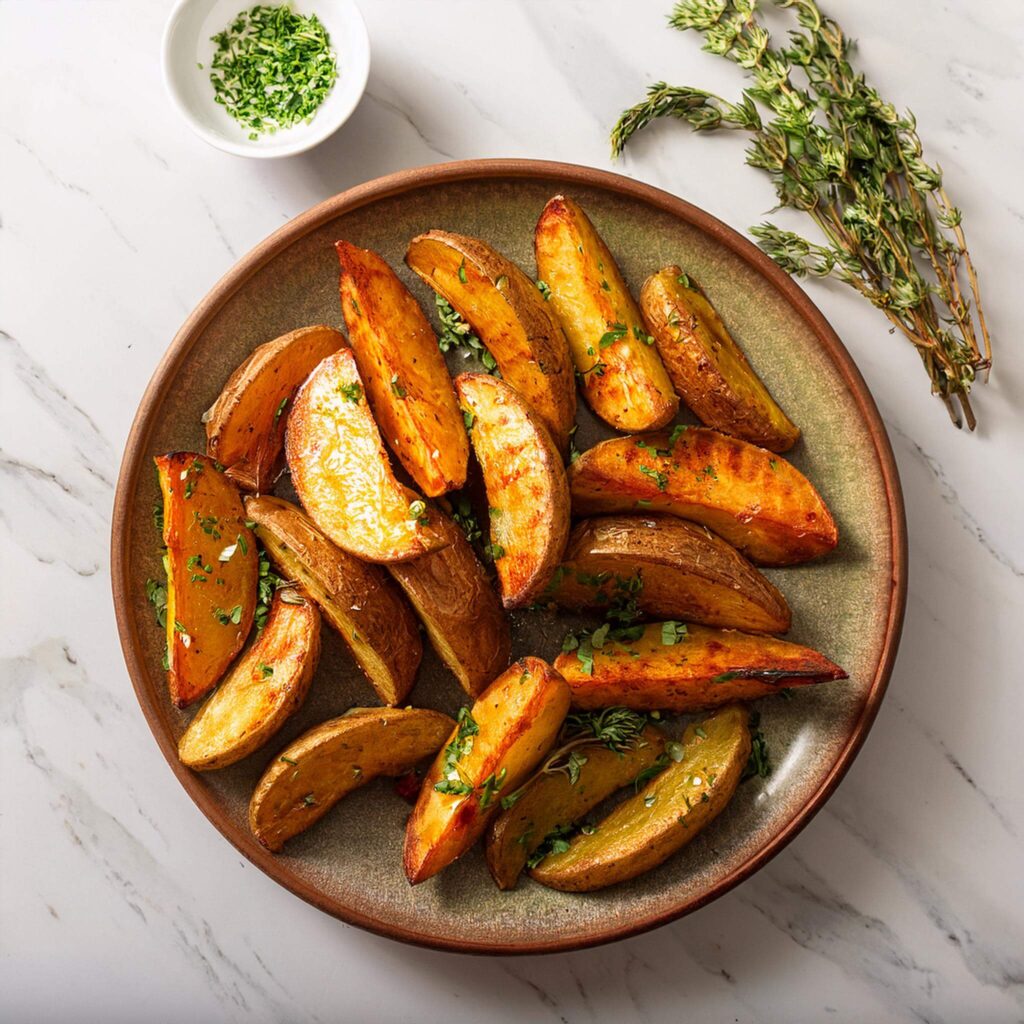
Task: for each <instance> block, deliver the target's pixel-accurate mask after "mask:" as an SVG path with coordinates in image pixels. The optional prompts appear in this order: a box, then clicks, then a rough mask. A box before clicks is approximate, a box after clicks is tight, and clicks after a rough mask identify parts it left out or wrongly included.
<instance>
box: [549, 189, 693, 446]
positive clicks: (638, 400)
mask: <svg viewBox="0 0 1024 1024" xmlns="http://www.w3.org/2000/svg"><path fill="white" fill-rule="evenodd" d="M534 249H535V251H536V256H537V273H538V274H539V275H540V277H541V278H542V279H543V280H544V281H546V282H547V285H548V287H549V288H550V289H551V305H552V306H553V307H554V311H555V315H556V316H557V317H558V319H559V321H560V323H561V325H562V328H563V330H564V331H565V335H566V337H567V338H568V339H569V349H570V351H571V352H572V357H573V361H574V362H575V364H576V370H577V372H578V373H579V374H580V375H581V377H582V387H583V395H584V397H585V398H586V400H587V402H588V404H589V405H590V408H591V409H593V410H594V412H595V413H596V414H597V415H598V416H600V417H601V419H603V420H604V421H605V422H606V423H608V424H610V425H611V426H613V427H615V429H616V430H627V431H634V430H654V429H657V428H658V427H662V426H664V425H665V424H666V423H668V422H670V421H671V420H672V418H673V417H674V416H675V415H676V413H677V412H678V411H679V399H678V398H677V397H676V393H675V391H674V389H673V387H672V381H671V380H670V379H669V376H668V373H667V372H666V370H665V367H664V366H663V365H662V362H661V357H660V356H659V355H658V350H657V349H656V348H655V347H654V345H653V339H652V341H651V343H650V344H649V343H648V334H647V329H646V328H645V327H644V322H643V317H642V316H641V315H640V310H639V309H638V308H637V304H636V302H635V301H634V299H633V296H632V295H631V294H630V292H629V288H628V287H627V285H626V282H625V281H624V280H623V277H622V274H621V272H620V271H619V268H618V266H617V265H616V263H615V259H614V257H613V256H612V254H611V252H610V251H609V249H608V246H607V245H605V243H604V240H603V239H602V238H601V236H600V235H599V234H598V233H597V231H596V229H595V228H594V225H593V224H592V223H591V222H590V219H589V218H588V217H587V215H586V214H585V213H584V212H583V210H582V208H581V207H580V206H579V205H578V204H577V203H575V202H574V201H573V200H572V199H568V198H566V197H565V196H554V197H553V198H552V199H550V200H549V201H548V203H547V205H546V206H545V207H544V210H543V212H542V213H541V215H540V219H539V220H538V222H537V228H536V231H535V232H534ZM602 339H604V340H605V344H604V345H603V346H602Z"/></svg>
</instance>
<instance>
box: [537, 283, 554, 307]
mask: <svg viewBox="0 0 1024 1024" xmlns="http://www.w3.org/2000/svg"><path fill="white" fill-rule="evenodd" d="M537 290H538V291H539V292H540V293H541V295H543V296H544V301H545V302H547V301H549V300H550V298H551V289H550V288H549V287H548V286H547V283H546V282H544V281H538V282H537Z"/></svg>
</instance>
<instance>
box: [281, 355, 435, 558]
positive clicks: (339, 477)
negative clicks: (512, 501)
mask: <svg viewBox="0 0 1024 1024" xmlns="http://www.w3.org/2000/svg"><path fill="white" fill-rule="evenodd" d="M285 452H286V454H287V457H288V468H289V469H290V470H291V474H292V483H293V484H294V485H295V490H296V493H297V494H298V495H299V500H300V501H301V502H302V504H303V505H304V506H305V508H306V511H307V512H309V514H310V516H311V517H312V519H313V521H314V522H315V523H316V524H317V525H318V526H319V527H320V529H321V530H323V532H324V533H326V534H327V536H328V537H329V538H330V539H331V540H333V541H334V543H335V544H337V545H338V547H340V548H343V549H344V550H345V551H348V552H349V553H350V554H353V555H355V556H356V557H357V558H362V559H363V560H364V561H367V562H401V561H404V560H405V559H407V558H416V557H418V556H419V555H423V554H426V553H427V552H428V551H435V550H437V549H438V548H440V547H443V546H444V543H445V542H444V538H443V537H442V536H441V535H440V534H439V533H438V532H437V531H436V530H435V529H434V528H433V527H432V526H431V525H430V517H429V514H427V513H419V514H417V510H418V508H419V504H422V503H419V504H417V502H418V501H419V499H418V498H417V495H416V494H415V492H413V491H411V490H409V488H408V487H403V486H402V484H400V483H399V482H398V481H397V480H396V479H395V474H394V473H393V472H392V469H391V463H390V462H389V461H388V456H387V453H386V452H385V451H384V446H383V444H382V443H381V439H380V432H379V431H378V430H377V424H376V423H375V422H374V419H373V415H372V413H371V412H370V407H369V405H368V404H367V401H366V396H365V395H364V394H363V382H362V379H361V378H360V376H359V371H358V369H357V368H356V359H355V355H354V354H353V353H352V350H351V349H348V348H343V349H341V350H339V351H338V352H335V354H334V355H333V356H328V358H327V359H325V360H324V361H323V362H322V363H320V365H319V366H318V367H317V368H316V369H315V370H314V371H313V372H312V374H310V376H309V378H308V379H307V381H306V383H305V384H303V386H302V387H301V388H300V389H299V393H298V395H297V396H296V398H295V402H294V405H293V407H292V412H291V415H290V416H289V417H288V429H287V432H286V434H285Z"/></svg>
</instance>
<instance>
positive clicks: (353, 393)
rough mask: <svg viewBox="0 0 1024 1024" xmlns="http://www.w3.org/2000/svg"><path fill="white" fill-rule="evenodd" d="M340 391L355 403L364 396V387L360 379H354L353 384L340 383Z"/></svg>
mask: <svg viewBox="0 0 1024 1024" xmlns="http://www.w3.org/2000/svg"><path fill="white" fill-rule="evenodd" d="M338 392H339V394H342V395H344V396H345V398H347V399H348V400H349V401H350V402H351V403H352V404H353V405H358V404H359V400H360V399H361V398H362V397H363V387H362V385H361V384H360V383H359V381H357V380H354V381H352V383H351V384H339V385H338Z"/></svg>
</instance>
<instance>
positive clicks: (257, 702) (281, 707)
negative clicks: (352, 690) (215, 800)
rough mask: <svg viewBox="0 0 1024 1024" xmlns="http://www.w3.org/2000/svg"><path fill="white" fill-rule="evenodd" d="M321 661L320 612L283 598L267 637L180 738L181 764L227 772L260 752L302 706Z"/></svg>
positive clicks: (274, 607) (261, 638)
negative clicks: (224, 769)
mask: <svg viewBox="0 0 1024 1024" xmlns="http://www.w3.org/2000/svg"><path fill="white" fill-rule="evenodd" d="M296 601H297V602H298V603H293V602H296ZM319 660H320V613H319V612H318V611H317V610H316V606H315V605H314V604H313V603H312V602H311V601H307V600H304V599H303V598H301V597H299V596H298V595H290V596H289V599H288V601H285V600H284V597H283V595H282V594H281V593H280V592H279V593H278V594H276V595H275V596H274V601H273V604H272V605H271V610H270V616H269V618H268V619H267V623H266V625H265V626H264V627H263V632H262V633H260V635H259V637H257V639H256V641H255V643H253V644H252V646H251V647H250V648H249V649H248V650H247V651H246V652H245V654H243V655H242V657H241V658H240V659H239V660H238V661H237V662H236V663H235V665H234V666H233V667H232V669H231V671H230V672H229V673H228V675H227V678H226V679H225V680H224V682H223V683H222V684H221V686H220V687H219V688H218V689H217V691H216V692H215V693H214V694H212V696H210V698H209V699H208V700H207V701H206V703H205V704H203V706H202V707H201V708H200V709H199V711H198V712H197V713H196V716H195V718H193V719H192V721H191V722H190V723H189V727H188V728H187V729H186V730H185V732H184V734H183V735H182V737H181V740H180V741H179V743H178V757H179V758H180V760H181V762H182V764H185V765H188V767H189V768H194V769H196V770H197V771H207V770H209V769H211V768H226V767H227V766H228V765H229V764H235V762H237V761H241V760H242V758H244V757H248V756H249V755H250V754H251V753H252V752H253V751H254V750H258V749H259V748H260V747H262V746H263V744H264V743H266V742H267V740H269V739H270V737H271V736H273V735H274V734H275V733H276V732H277V731H278V729H280V728H281V726H282V725H284V723H285V722H286V721H287V720H288V718H289V716H290V715H292V714H293V713H294V712H296V711H298V709H299V708H300V707H301V706H302V702H303V701H304V700H305V699H306V694H307V693H308V692H309V684H310V683H311V682H312V680H313V673H314V672H315V671H316V666H317V662H318V661H319Z"/></svg>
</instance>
